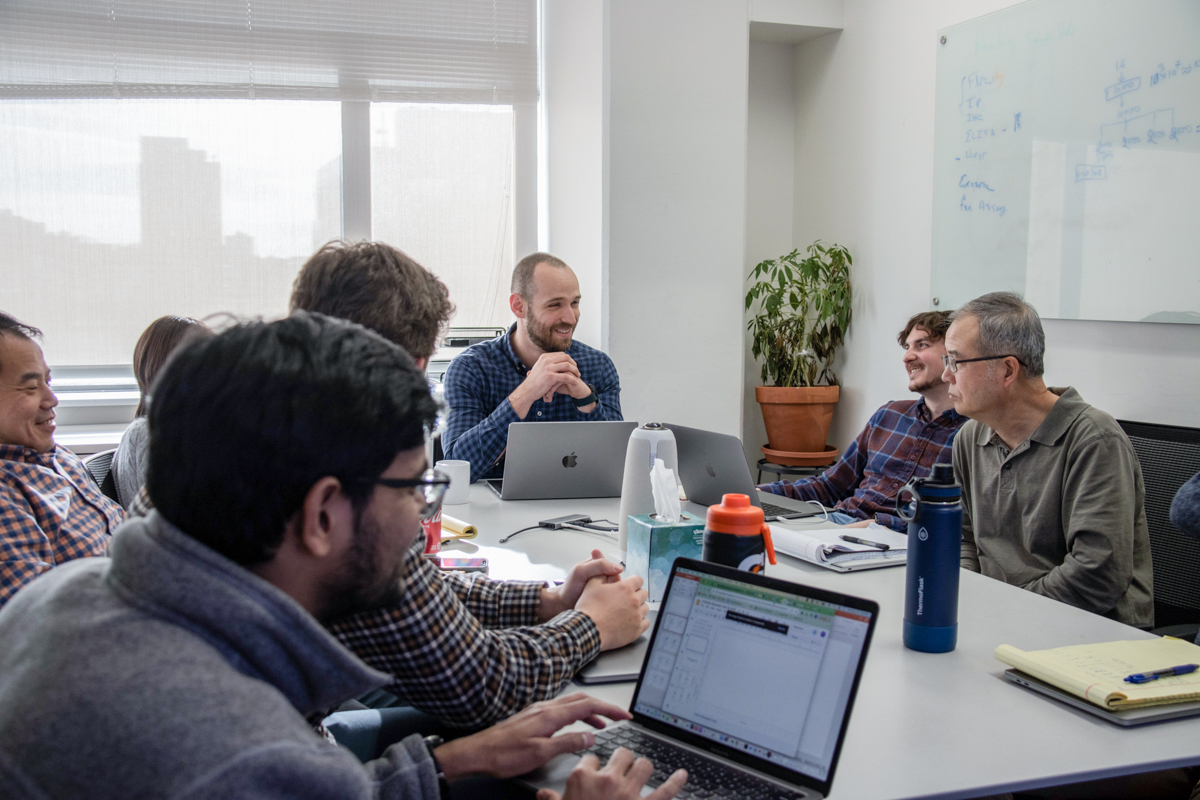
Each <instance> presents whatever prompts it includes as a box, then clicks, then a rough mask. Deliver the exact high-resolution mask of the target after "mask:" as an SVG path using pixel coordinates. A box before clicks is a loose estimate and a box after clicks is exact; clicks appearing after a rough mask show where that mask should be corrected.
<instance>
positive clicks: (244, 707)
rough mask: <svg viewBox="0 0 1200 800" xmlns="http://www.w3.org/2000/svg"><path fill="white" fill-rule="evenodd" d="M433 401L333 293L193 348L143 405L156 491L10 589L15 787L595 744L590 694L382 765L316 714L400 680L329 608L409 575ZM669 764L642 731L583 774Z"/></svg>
mask: <svg viewBox="0 0 1200 800" xmlns="http://www.w3.org/2000/svg"><path fill="white" fill-rule="evenodd" d="M435 413H436V407H435V405H434V403H433V401H432V400H431V399H430V397H429V391H428V388H427V387H426V385H425V381H424V379H423V378H422V376H421V375H420V373H419V372H418V371H417V370H416V369H415V368H414V367H413V364H412V361H411V359H410V358H409V357H408V356H407V354H405V353H404V352H403V351H402V350H400V349H399V348H397V347H396V346H394V345H392V344H390V343H388V342H386V341H385V340H383V339H382V338H380V337H378V336H376V335H375V334H372V333H370V332H368V331H366V330H365V329H363V328H360V327H359V326H356V325H352V324H349V323H344V322H340V321H335V320H331V319H328V318H325V317H321V316H320V315H307V314H298V315H295V316H293V317H290V318H288V319H286V320H282V321H280V322H275V323H270V324H266V323H250V324H247V325H241V326H238V327H235V328H232V329H231V330H229V331H226V332H225V333H222V334H220V335H219V336H217V337H215V338H213V339H210V340H207V341H201V342H196V343H194V344H192V345H190V346H188V347H186V348H185V349H184V350H183V351H182V352H180V353H179V354H178V355H177V356H176V357H175V358H174V359H173V360H172V362H171V363H170V364H169V365H168V367H167V368H166V370H165V371H164V377H163V379H162V381H161V384H160V386H159V387H156V391H155V402H154V405H153V407H152V409H151V412H150V428H151V434H152V435H151V450H150V472H149V476H148V482H147V485H148V488H149V492H150V495H151V497H152V498H153V499H154V501H155V504H156V506H157V509H158V510H157V511H155V512H153V513H152V514H151V515H150V516H149V517H147V518H145V519H135V520H132V521H130V522H128V523H126V524H125V525H124V526H122V527H121V528H120V529H119V531H118V533H117V534H116V536H115V537H114V541H113V546H112V555H111V558H93V559H80V560H78V561H75V562H72V563H71V564H68V565H65V566H63V567H59V568H58V569H55V570H52V571H50V572H49V573H47V574H46V575H44V576H42V578H40V579H38V580H35V581H33V582H32V583H30V584H29V585H28V586H27V587H25V588H24V589H23V590H21V591H20V592H18V593H17V594H16V595H15V596H14V597H13V599H12V600H11V601H10V602H9V603H8V604H7V605H6V606H5V608H4V609H3V611H0V642H2V643H3V645H2V646H0V797H5V798H8V797H18V798H38V799H39V800H42V798H81V797H87V798H90V799H93V800H105V799H106V798H112V799H113V800H117V799H118V798H120V799H121V800H127V799H131V798H142V797H146V798H150V797H154V798H188V800H193V798H194V799H196V800H199V799H200V798H213V799H214V800H215V799H216V798H233V797H236V798H267V797H294V798H305V797H312V798H316V797H322V798H369V797H380V798H402V797H403V798H437V797H439V796H441V797H444V796H446V791H447V789H446V787H447V782H448V781H453V780H455V779H457V778H459V777H462V776H465V775H472V774H488V775H493V776H498V777H510V776H514V775H519V774H521V773H524V772H526V771H528V770H530V769H533V768H535V767H537V766H539V765H541V764H542V763H544V762H545V761H547V760H549V759H550V758H552V757H553V756H555V755H558V754H559V753H564V752H569V751H574V750H579V749H583V748H585V747H588V746H590V744H591V742H592V736H591V734H590V733H570V734H562V735H559V736H554V735H553V734H555V733H556V732H557V731H558V730H559V729H560V728H562V727H563V726H564V725H567V724H570V723H572V722H576V721H579V720H586V721H588V722H590V723H592V724H594V725H602V724H603V723H602V722H601V721H600V720H599V718H598V717H599V715H603V716H606V717H609V718H627V717H628V714H627V713H626V712H624V711H623V710H622V709H620V708H617V707H615V706H612V705H609V704H607V703H602V702H600V701H598V700H595V699H593V698H590V697H587V696H585V695H573V696H571V697H566V698H559V699H557V700H553V701H550V702H547V703H540V704H537V705H535V706H531V707H530V708H529V709H527V710H526V711H524V712H521V713H520V714H517V715H516V716H514V717H511V718H510V719H508V720H505V721H504V722H501V723H499V724H498V725H496V726H495V727H493V728H490V729H488V730H486V731H483V732H481V733H479V734H475V735H474V736H470V737H466V738H463V739H458V740H455V741H452V742H449V743H441V742H440V740H434V741H430V740H429V739H422V738H421V737H420V736H419V735H414V736H410V737H408V738H406V739H404V740H402V741H401V742H399V743H397V744H395V745H393V746H392V747H391V748H389V749H388V750H387V751H385V752H384V754H383V756H382V757H381V758H380V759H377V760H375V761H372V762H370V763H368V764H366V765H365V766H364V765H363V764H361V763H360V762H359V761H358V760H357V759H355V758H354V756H353V755H351V754H350V753H349V751H347V750H344V749H342V748H340V747H337V746H336V745H334V744H332V743H331V742H329V741H327V740H326V739H324V738H322V737H321V736H320V735H318V734H317V733H316V732H315V731H314V729H313V726H312V722H313V721H314V720H318V719H320V718H321V717H322V716H323V715H324V714H325V713H326V712H327V711H328V710H329V709H331V708H333V707H335V706H336V705H338V704H339V703H341V702H343V701H345V700H347V699H349V698H351V697H354V696H356V695H358V694H361V693H362V692H364V691H367V690H369V689H371V688H374V687H378V686H381V685H383V684H384V683H385V682H386V681H387V680H388V676H386V675H384V674H382V673H380V672H377V671H375V670H373V669H371V668H370V667H368V666H366V665H365V664H363V663H362V662H361V661H359V660H358V658H357V657H355V656H354V655H353V654H352V653H350V652H349V651H348V650H346V649H345V648H344V647H343V646H342V645H341V644H339V643H338V642H337V640H335V639H334V638H333V637H332V636H330V635H329V634H328V633H327V632H326V630H325V628H324V626H323V623H327V622H329V621H331V620H333V619H337V618H340V617H341V616H343V615H346V614H350V613H354V612H357V611H362V610H364V609H367V608H372V607H375V606H377V605H379V604H381V603H390V602H394V601H395V600H396V598H397V597H398V596H401V595H402V594H403V592H404V575H403V565H404V554H405V551H406V550H407V549H408V547H409V546H410V545H411V544H412V542H413V541H414V539H415V538H416V536H417V534H418V531H419V523H420V519H421V517H422V515H424V514H428V513H430V512H431V511H433V510H436V508H437V507H438V505H439V504H440V502H441V497H442V494H443V493H444V490H445V484H446V482H445V481H444V479H442V478H441V477H440V476H439V475H436V474H434V473H432V472H431V471H428V470H427V464H426V462H425V455H424V448H423V446H422V442H423V435H424V431H425V429H426V428H427V427H428V426H429V425H430V424H432V421H433V418H434V415H435ZM618 756H620V757H618ZM652 771H653V768H652V766H651V765H650V764H649V762H646V761H645V760H644V759H642V760H638V761H636V762H635V761H634V759H633V757H632V755H631V754H629V753H628V751H624V752H623V753H618V754H617V755H614V756H613V758H612V759H611V760H610V761H609V763H608V764H607V765H606V766H605V767H603V768H602V769H601V768H599V765H598V764H597V762H596V761H595V759H594V758H592V759H585V760H584V761H583V762H581V764H580V766H579V767H578V768H577V770H576V772H575V773H574V774H573V775H572V780H571V782H570V784H569V785H568V791H567V794H568V796H569V797H578V798H590V797H627V798H634V797H638V796H639V793H640V792H639V790H640V788H641V787H642V786H643V785H644V783H645V781H646V779H647V778H648V777H649V775H650V773H651V772H652ZM684 780H685V776H684V775H682V774H680V775H675V776H672V779H671V780H670V781H668V782H667V783H665V784H664V785H663V786H661V787H659V789H658V790H656V791H655V793H654V795H652V796H653V797H655V800H667V799H668V798H670V797H672V796H673V795H674V794H675V792H676V791H678V789H679V787H680V786H682V785H683V782H684Z"/></svg>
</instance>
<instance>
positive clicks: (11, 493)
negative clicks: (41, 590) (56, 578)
mask: <svg viewBox="0 0 1200 800" xmlns="http://www.w3.org/2000/svg"><path fill="white" fill-rule="evenodd" d="M53 566H54V554H53V548H51V546H50V537H48V536H47V535H46V534H45V532H44V531H43V530H42V529H41V526H39V525H38V523H37V519H36V518H35V517H34V515H33V509H32V508H31V507H30V505H29V503H28V501H26V499H25V498H24V496H23V495H22V494H21V492H20V491H18V490H17V489H16V488H14V487H12V486H9V485H7V484H0V606H3V605H4V604H5V603H7V602H8V599H9V598H10V597H12V596H13V595H14V594H16V591H17V590H18V589H20V588H21V587H22V586H24V585H25V584H27V583H29V582H30V581H31V580H33V579H34V578H36V577H37V576H38V575H41V574H42V573H43V572H46V571H48V570H49V569H50V568H51V567H53Z"/></svg>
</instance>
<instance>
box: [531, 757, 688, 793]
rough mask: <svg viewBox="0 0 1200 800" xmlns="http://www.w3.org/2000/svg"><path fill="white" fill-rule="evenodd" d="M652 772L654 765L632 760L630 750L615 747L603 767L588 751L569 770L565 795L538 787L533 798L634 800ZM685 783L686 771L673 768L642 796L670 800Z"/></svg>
mask: <svg viewBox="0 0 1200 800" xmlns="http://www.w3.org/2000/svg"><path fill="white" fill-rule="evenodd" d="M653 774H654V765H653V764H651V763H650V760H649V759H646V758H638V759H635V758H634V757H633V753H631V752H630V751H628V750H626V749H625V748H624V747H618V748H617V749H616V751H614V752H613V754H612V757H611V758H609V759H608V763H607V764H605V765H604V766H603V767H601V766H600V759H598V758H596V756H594V755H592V754H591V753H588V754H587V755H585V756H584V757H583V759H582V760H581V761H580V762H579V765H578V766H576V767H575V769H573V770H571V775H570V777H568V778H567V791H566V794H565V795H559V793H558V792H555V791H553V790H551V789H542V790H540V791H539V792H538V793H537V800H592V798H597V800H599V798H605V800H608V798H613V800H638V798H641V796H642V787H644V786H645V785H646V781H648V780H649V779H650V776H651V775H653ZM685 783H687V770H683V769H678V770H675V772H674V773H673V774H672V775H671V777H669V778H667V779H666V780H665V781H663V783H662V785H660V786H659V787H658V788H657V789H655V790H654V791H653V792H651V793H650V794H648V795H646V798H647V800H671V798H672V797H674V796H675V795H676V794H678V793H679V790H680V789H682V788H683V785H684V784H685Z"/></svg>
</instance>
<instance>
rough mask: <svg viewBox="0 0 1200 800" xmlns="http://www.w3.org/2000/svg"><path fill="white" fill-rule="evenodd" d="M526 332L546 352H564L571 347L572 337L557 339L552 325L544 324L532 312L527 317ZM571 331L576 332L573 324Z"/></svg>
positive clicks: (530, 339)
mask: <svg viewBox="0 0 1200 800" xmlns="http://www.w3.org/2000/svg"><path fill="white" fill-rule="evenodd" d="M525 332H526V333H527V334H529V341H531V342H533V343H534V344H535V345H537V346H538V347H539V348H541V350H542V351H543V352H546V353H563V352H566V351H567V350H568V349H570V347H571V339H567V340H566V341H562V340H560V339H556V338H555V337H554V330H553V329H552V328H551V326H549V325H545V324H543V323H542V322H541V321H540V320H538V319H537V318H536V317H534V316H533V315H532V314H528V315H526V317H525ZM571 333H575V326H574V325H572V326H571Z"/></svg>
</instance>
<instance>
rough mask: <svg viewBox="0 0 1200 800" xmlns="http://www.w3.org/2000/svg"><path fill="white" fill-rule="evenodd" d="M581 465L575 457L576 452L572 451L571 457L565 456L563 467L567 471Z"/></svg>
mask: <svg viewBox="0 0 1200 800" xmlns="http://www.w3.org/2000/svg"><path fill="white" fill-rule="evenodd" d="M578 463H579V458H578V457H577V456H576V455H575V451H571V454H570V455H569V456H563V462H562V464H563V466H564V467H566V468H567V469H573V468H574V467H575V465H576V464H578Z"/></svg>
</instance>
